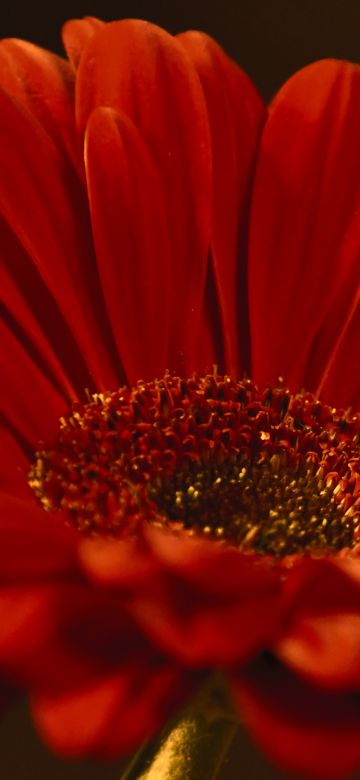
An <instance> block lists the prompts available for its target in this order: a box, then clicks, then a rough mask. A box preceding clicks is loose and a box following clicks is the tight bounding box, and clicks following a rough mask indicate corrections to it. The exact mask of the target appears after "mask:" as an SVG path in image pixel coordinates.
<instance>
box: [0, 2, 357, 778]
mask: <svg viewBox="0 0 360 780" xmlns="http://www.w3.org/2000/svg"><path fill="white" fill-rule="evenodd" d="M2 7H3V10H2V12H1V16H0V20H1V21H0V24H1V30H0V32H1V37H8V36H10V37H20V38H25V39H27V40H31V41H32V42H34V43H38V44H40V45H42V46H46V47H47V48H50V49H52V50H53V51H57V52H59V53H61V52H62V47H61V42H60V28H61V25H62V24H63V22H64V21H66V19H68V18H72V17H81V16H84V15H94V16H98V17H100V18H102V19H105V20H111V19H117V18H123V17H128V16H130V17H137V18H143V19H148V20H149V21H153V22H155V23H157V24H160V25H161V26H163V27H165V28H166V29H167V30H168V31H169V32H172V33H176V32H181V31H183V30H186V29H191V28H192V29H201V30H204V31H206V32H208V33H210V34H211V35H213V36H214V37H215V38H217V40H218V41H219V42H220V43H221V44H222V46H223V47H224V48H225V49H226V51H227V52H228V53H229V54H230V55H231V56H232V57H234V59H235V60H237V62H238V63H239V64H240V65H241V66H242V67H243V68H244V69H245V70H246V71H247V73H248V74H249V75H250V76H251V78H252V79H253V81H254V82H255V84H256V85H257V87H258V89H259V91H260V92H261V94H262V95H263V96H264V98H265V99H266V100H269V99H270V98H271V96H272V95H273V94H274V92H275V91H276V90H277V89H278V88H279V87H280V85H281V84H282V83H283V82H284V81H285V79H286V78H288V77H289V76H290V75H291V74H292V73H294V72H295V71H296V70H298V69H299V68H301V67H302V66H303V65H306V64H307V63H309V62H311V61H313V60H315V59H321V58H323V57H337V58H342V59H349V60H352V61H354V62H360V0H327V1H326V0H313V1H312V0H302V2H301V1H298V0H232V1H231V0H222V1H221V2H213V3H212V5H211V6H210V5H209V3H206V2H205V0H191V2H180V0H175V1H173V2H166V0H163V1H161V0H152V2H149V0H143V1H142V2H140V0H139V1H138V2H135V0H126V1H124V2H112V1H111V0H105V1H103V2H101V1H100V0H97V1H96V0H87V2H80V0H73V2H69V0H55V2H54V1H53V2H52V3H48V4H46V5H44V4H40V3H36V2H25V1H23V2H20V1H19V0H5V4H4V5H3V6H2ZM54 674H56V670H54ZM120 767H121V764H120V763H117V764H111V765H97V764H95V763H93V762H85V763H80V764H78V763H75V762H67V763H65V762H62V761H60V760H58V759H55V758H54V757H53V756H51V755H50V754H49V753H48V752H47V751H46V749H45V748H44V747H43V746H42V745H41V744H40V741H39V740H38V738H37V737H36V735H35V733H34V731H33V729H32V727H31V723H30V719H29V716H28V714H27V711H26V707H25V705H23V704H21V705H18V706H17V707H15V708H14V709H13V710H12V711H11V712H10V713H9V714H8V715H7V717H6V718H5V719H4V721H3V722H2V724H1V725H0V777H1V778H4V780H63V779H64V780H65V779H66V780H118V778H119V776H120ZM234 767H237V768H234V770H233V775H232V777H233V780H240V778H241V780H265V778H266V779H267V780H278V779H279V778H280V774H278V773H277V772H276V771H275V770H272V769H271V768H270V767H268V766H267V764H266V762H262V760H260V759H259V758H257V756H256V753H255V752H254V750H253V749H252V748H246V749H245V747H244V745H243V744H241V743H240V744H239V746H238V755H237V757H236V760H235V763H234ZM159 780H160V778H159Z"/></svg>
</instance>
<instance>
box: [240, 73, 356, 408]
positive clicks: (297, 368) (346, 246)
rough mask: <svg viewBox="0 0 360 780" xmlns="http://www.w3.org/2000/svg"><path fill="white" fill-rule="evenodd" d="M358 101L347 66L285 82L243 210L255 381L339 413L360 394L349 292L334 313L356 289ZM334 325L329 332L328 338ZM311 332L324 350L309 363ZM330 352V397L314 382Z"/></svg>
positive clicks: (318, 381)
mask: <svg viewBox="0 0 360 780" xmlns="http://www.w3.org/2000/svg"><path fill="white" fill-rule="evenodd" d="M359 100H360V67H359V66H357V65H350V64H348V63H342V62H335V61H334V62H333V61H322V62H318V63H315V64H314V65H310V66H308V67H306V68H304V69H303V70H302V71H300V72H299V73H297V74H296V75H295V76H293V77H292V78H291V79H290V80H289V81H288V82H287V84H285V86H284V87H283V88H282V89H281V90H280V92H279V94H278V95H277V97H276V98H275V100H274V102H273V104H272V107H271V111H270V117H269V120H268V122H267V124H266V126H265V129H264V133H263V137H262V142H261V146H260V151H259V161H258V166H257V172H256V179H255V186H254V194H253V206H252V212H251V231H250V246H249V284H250V288H249V295H250V312H251V328H252V348H253V376H254V379H255V381H257V382H259V383H260V384H263V383H267V382H273V381H274V380H276V378H277V376H278V375H282V376H284V377H285V378H286V381H287V382H288V383H289V384H290V386H291V387H292V388H293V389H299V387H301V386H302V385H304V384H306V386H307V387H308V388H309V389H310V390H315V391H316V390H317V388H318V387H319V388H320V387H321V389H322V393H323V395H324V397H325V399H326V400H329V401H330V402H331V403H334V404H338V405H342V404H344V403H346V399H347V398H349V397H351V396H353V395H354V392H355V389H356V388H358V372H356V371H354V370H353V371H351V366H353V360H354V357H353V356H354V354H356V351H358V350H359V343H358V339H359V334H360V331H359V329H358V331H357V333H356V334H354V336H355V343H353V344H352V349H351V350H349V351H348V353H347V356H346V358H345V357H344V354H343V350H344V349H345V348H346V344H348V346H350V344H349V341H348V340H347V341H346V334H347V331H348V327H350V323H348V313H349V312H350V310H351V308H352V306H353V301H354V293H352V294H351V295H350V296H349V297H348V299H347V304H345V305H344V304H342V309H338V306H339V304H340V302H341V299H342V291H343V290H344V289H347V290H351V288H352V289H353V290H354V288H355V289H356V287H358V285H359V270H360V268H359V244H360V235H359V224H360V223H359V208H360V189H359V177H360V148H359V144H358V136H359V129H360V124H359V122H360V115H359V110H358V106H359ZM339 314H341V316H342V318H343V319H342V321H339V319H340V318H339V316H338V315H339ZM353 314H354V316H355V312H353ZM333 317H335V320H336V323H337V334H333V333H332V330H331V331H330V332H331V333H332V339H331V338H329V337H328V338H326V333H324V332H323V329H324V327H325V326H329V325H330V329H331V323H332V318H333ZM343 328H344V331H343ZM318 333H321V334H322V335H321V347H322V349H321V352H320V351H319V350H317V353H316V354H317V358H316V361H314V360H311V361H310V363H309V365H308V357H309V354H311V350H312V349H313V344H314V342H315V341H316V338H317V335H318ZM339 334H342V336H341V340H342V342H343V343H342V344H341V348H340V349H338V346H337V344H336V342H337V336H338V335H339ZM344 339H345V341H344ZM334 349H335V351H336V355H335V364H334V365H332V370H333V371H336V361H337V359H338V358H340V360H341V361H343V360H345V361H346V362H347V364H348V366H349V370H348V371H347V372H346V376H347V378H348V380H349V381H348V384H347V385H345V384H344V383H342V382H340V381H338V382H337V383H336V385H335V384H334V383H333V385H332V388H330V386H329V390H330V389H332V390H333V391H334V394H335V397H333V396H332V397H331V398H330V397H329V394H328V392H327V388H326V382H325V384H324V383H323V381H322V380H323V375H324V372H326V371H327V370H328V364H329V361H330V363H331V364H332V353H333V350H334ZM323 385H324V386H323Z"/></svg>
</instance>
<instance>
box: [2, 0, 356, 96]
mask: <svg viewBox="0 0 360 780" xmlns="http://www.w3.org/2000/svg"><path fill="white" fill-rule="evenodd" d="M84 15H94V16H99V17H101V18H103V19H105V20H111V19H117V18H122V17H137V18H142V19H148V20H149V21H153V22H156V23H157V24H160V25H161V26H163V27H165V28H166V29H167V30H168V31H169V32H172V33H175V32H181V31H183V30H187V29H190V28H192V29H200V30H204V31H206V32H208V33H210V34H211V35H213V36H214V37H215V38H217V40H218V41H219V43H221V44H222V45H223V46H224V48H225V49H226V50H227V52H228V53H229V54H230V55H231V56H232V57H234V58H235V59H236V60H237V61H238V62H239V63H240V64H241V65H242V67H243V68H244V69H245V70H246V71H247V72H248V74H249V75H250V76H251V77H252V78H253V80H254V81H255V83H256V84H257V86H258V88H259V89H260V91H261V93H262V94H263V95H264V97H265V98H266V99H269V98H270V97H271V95H272V94H273V93H274V91H275V90H276V89H278V88H279V86H280V85H281V83H282V82H283V81H284V80H285V79H286V78H287V77H288V76H289V75H290V74H291V73H294V71H295V70H297V69H298V68H300V67H301V66H302V65H305V64H307V63H308V62H311V61H312V60H315V59H320V58H323V57H338V58H343V59H350V60H353V61H355V62H359V61H360V1H359V0H220V2H219V1H218V0H214V1H213V2H212V3H209V2H206V0H190V1H189V2H181V0H173V1H172V2H171V0H170V2H169V1H168V2H167V1H166V0H123V2H121V1H119V2H114V0H102V1H101V0H73V1H72V2H70V0H53V1H52V2H49V3H47V4H41V3H39V2H36V0H34V2H29V1H28V0H22V2H21V0H5V10H4V11H3V12H2V14H1V16H2V19H1V36H2V37H5V36H15V37H20V38H26V39H28V40H31V41H33V42H35V43H39V44H41V45H42V46H46V47H47V48H50V49H52V50H54V51H61V44H60V28H61V25H62V24H63V22H64V21H66V19H69V18H71V17H81V16H84Z"/></svg>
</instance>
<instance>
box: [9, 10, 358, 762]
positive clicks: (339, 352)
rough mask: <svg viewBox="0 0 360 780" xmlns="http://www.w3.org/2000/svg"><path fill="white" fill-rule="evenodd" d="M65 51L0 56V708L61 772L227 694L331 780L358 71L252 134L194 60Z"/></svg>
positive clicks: (352, 314)
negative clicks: (213, 695)
mask: <svg viewBox="0 0 360 780" xmlns="http://www.w3.org/2000/svg"><path fill="white" fill-rule="evenodd" d="M64 39H65V44H66V47H67V51H68V54H69V58H70V61H71V64H69V63H67V62H65V61H63V60H62V59H60V58H58V57H56V56H54V55H52V54H50V53H48V52H45V51H42V50H40V49H38V48H37V47H34V46H32V45H31V44H27V43H23V42H20V41H4V42H3V43H2V45H1V49H0V57H1V74H2V83H1V92H0V102H1V113H2V122H1V128H0V133H1V145H0V171H1V186H0V209H1V224H0V231H1V233H0V247H1V250H2V265H1V274H2V277H1V283H2V298H3V318H2V322H1V338H2V382H1V390H0V393H1V404H2V415H3V433H2V439H1V444H0V447H1V454H2V471H1V475H0V479H1V495H0V504H1V520H0V533H1V546H0V581H1V588H0V617H1V625H2V633H1V638H0V667H1V668H2V670H3V677H4V680H7V681H10V683H15V684H16V685H20V686H22V687H25V688H27V689H28V690H29V692H30V696H31V701H32V708H33V712H34V717H35V720H36V722H37V723H38V725H39V728H40V729H41V731H42V733H43V734H44V735H45V738H46V739H47V740H48V742H49V743H50V744H51V745H52V746H53V747H54V748H55V749H56V750H58V751H60V752H62V753H67V754H82V753H90V754H95V755H99V754H100V755H112V754H116V753H119V752H121V751H126V750H129V749H132V748H133V747H135V746H136V744H138V743H139V742H140V741H141V740H142V739H144V737H146V736H148V735H149V734H151V733H154V732H155V731H156V730H157V729H158V728H159V727H160V725H161V724H162V723H163V722H164V719H165V718H166V717H167V716H168V715H169V714H170V713H171V712H172V711H173V709H174V707H176V706H178V705H179V704H180V703H181V702H182V701H183V700H184V699H185V698H187V697H188V696H189V695H190V692H191V691H192V690H193V689H194V688H195V687H196V686H198V685H199V684H200V683H201V681H202V680H203V678H204V676H205V675H206V674H207V672H208V671H209V669H210V668H212V667H216V668H219V667H220V668H221V669H223V670H225V671H226V673H227V675H228V679H229V683H230V687H231V691H232V695H233V698H234V701H235V703H236V705H238V706H239V708H240V710H241V711H242V713H243V714H244V717H245V720H246V722H247V723H248V726H249V728H250V729H251V731H252V733H253V734H254V736H255V738H256V739H257V740H258V741H259V743H260V744H261V745H263V747H264V749H265V750H266V751H268V753H269V754H270V755H271V756H272V757H273V758H274V759H275V760H276V761H278V762H279V764H281V765H282V766H284V767H285V768H286V769H289V770H290V771H293V770H296V771H299V772H300V773H301V776H307V775H309V776H310V775H311V776H319V777H320V776H323V777H331V776H334V777H337V776H340V775H343V774H344V773H346V772H350V771H352V770H353V769H354V768H356V767H357V766H359V765H360V746H359V739H358V735H359V727H360V704H359V689H360V576H359V574H360V569H359V563H358V558H357V545H358V542H357V539H358V534H359V528H358V525H359V501H360V499H359V489H360V485H359V482H360V476H359V431H360V416H359V414H356V413H355V412H354V411H351V409H355V410H356V409H357V408H359V406H360V384H359V370H358V362H357V355H358V351H359V345H360V322H359V314H360V307H359V198H360V192H359V179H360V151H359V142H358V136H359V125H360V113H359V112H360V109H359V106H360V100H359V98H360V94H359V93H360V70H359V68H358V67H357V66H353V65H349V64H347V63H337V62H330V61H326V62H320V63H316V64H314V65H311V66H309V67H308V68H305V69H304V70H303V71H301V72H300V73H299V74H297V75H295V76H294V77H293V78H292V79H290V81H289V82H288V83H287V84H286V85H285V87H284V88H283V89H282V90H281V91H280V92H279V94H278V96H277V97H276V98H275V100H274V101H273V103H272V106H271V108H270V111H269V115H268V117H266V116H265V109H264V107H263V105H262V103H261V100H260V98H259V96H258V95H257V93H256V91H255V90H254V88H253V87H252V85H251V84H250V82H249V81H248V79H247V77H246V76H245V75H244V74H243V73H242V72H241V70H240V69H239V68H238V67H237V66H236V65H235V64H234V63H233V62H232V61H231V60H229V59H228V58H227V57H226V55H225V54H224V53H223V52H222V51H221V49H220V48H219V47H218V46H217V44H216V43H215V42H214V41H212V40H211V39H209V38H208V37H207V36H205V35H202V34H200V33H185V34H183V35H180V36H178V37H176V38H172V37H171V36H169V35H168V34H167V33H165V32H164V31H162V30H160V29H159V28H157V27H154V26H153V25H150V24H147V23H145V22H140V21H122V22H114V23H111V24H107V25H103V24H102V23H101V22H99V21H97V20H93V19H87V20H85V21H73V22H69V23H68V24H67V25H66V26H65V32H64ZM214 365H215V366H218V369H219V371H220V372H221V374H225V377H224V378H222V376H218V374H217V369H213V366H214ZM244 373H245V374H247V375H251V376H252V377H253V380H254V381H255V382H257V383H258V384H259V386H260V387H262V388H264V389H263V390H257V389H256V388H255V386H254V385H253V384H252V382H250V381H249V380H247V379H243V380H241V379H240V380H239V377H242V376H244ZM279 374H281V375H282V376H283V377H285V381H286V383H287V384H288V385H289V387H290V388H291V394H290V393H289V392H288V391H287V390H286V388H285V385H284V384H283V383H282V382H280V383H278V376H279ZM177 375H178V376H180V377H183V379H178V378H177ZM156 377H158V378H159V377H160V378H161V379H156ZM201 377H202V378H201ZM139 380H141V381H139ZM268 383H270V384H272V385H274V383H275V385H276V386H275V387H274V388H273V390H271V389H270V388H269V386H268ZM119 387H120V388H121V390H120V391H118V388H119ZM131 387H132V388H133V389H129V388H131ZM303 387H306V388H308V389H309V390H310V391H312V392H313V393H314V394H315V395H314V396H312V395H310V394H309V393H307V394H306V393H304V392H300V393H299V391H300V390H301V388H303ZM296 393H297V395H296ZM93 394H95V395H93ZM319 396H320V397H321V399H322V402H320V401H318V400H317V399H318V397H319ZM326 404H334V405H335V407H337V408H332V407H330V406H327V405H326ZM59 419H60V420H61V423H60V428H59V427H58V426H59ZM36 452H37V453H38V454H37V455H36V454H35V453H36ZM29 483H30V485H31V487H30V486H29ZM34 491H35V494H37V496H36V495H35V494H34ZM39 499H40V501H41V502H42V504H43V506H41V503H40V502H39ZM43 507H45V509H48V510H50V512H45V511H44V508H43ZM53 510H55V511H53ZM220 521H221V522H220ZM206 537H211V538H206ZM4 695H5V688H4Z"/></svg>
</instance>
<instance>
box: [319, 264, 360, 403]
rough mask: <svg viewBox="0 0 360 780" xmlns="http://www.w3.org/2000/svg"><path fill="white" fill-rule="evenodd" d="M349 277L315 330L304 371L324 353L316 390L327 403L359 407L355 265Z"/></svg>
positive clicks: (359, 289)
mask: <svg viewBox="0 0 360 780" xmlns="http://www.w3.org/2000/svg"><path fill="white" fill-rule="evenodd" d="M354 270H355V273H354V275H353V278H349V281H348V284H347V285H346V286H345V285H344V286H343V289H342V290H341V294H340V295H339V298H338V300H337V303H336V309H335V310H334V311H331V312H330V314H329V315H328V317H327V318H326V320H325V321H324V323H323V325H322V328H321V330H320V332H319V333H318V335H317V337H316V339H315V342H314V345H313V348H312V350H311V353H310V358H309V364H308V367H307V374H308V375H309V376H311V375H312V374H313V373H314V367H315V366H316V364H318V361H319V360H320V361H321V357H322V355H324V354H325V355H328V361H327V364H326V365H325V367H324V371H323V375H322V377H321V380H320V383H319V386H318V388H317V393H319V394H320V395H321V396H322V397H323V398H324V399H325V400H328V402H329V403H334V401H336V404H337V405H338V406H340V407H344V408H347V407H348V406H352V407H353V409H354V411H358V409H359V408H360V376H359V371H358V370H357V367H356V360H357V357H356V356H357V355H358V354H359V353H360V285H359V283H358V278H359V269H358V268H355V269H354Z"/></svg>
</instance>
